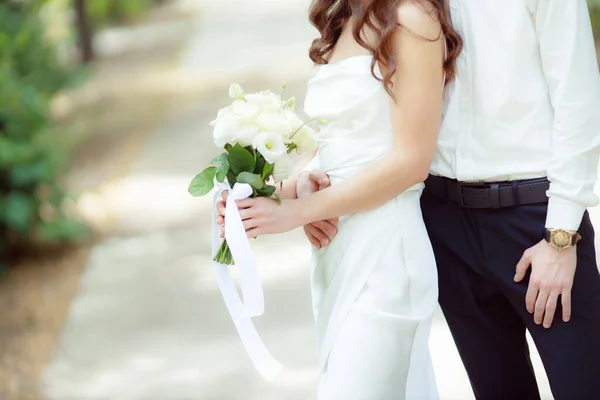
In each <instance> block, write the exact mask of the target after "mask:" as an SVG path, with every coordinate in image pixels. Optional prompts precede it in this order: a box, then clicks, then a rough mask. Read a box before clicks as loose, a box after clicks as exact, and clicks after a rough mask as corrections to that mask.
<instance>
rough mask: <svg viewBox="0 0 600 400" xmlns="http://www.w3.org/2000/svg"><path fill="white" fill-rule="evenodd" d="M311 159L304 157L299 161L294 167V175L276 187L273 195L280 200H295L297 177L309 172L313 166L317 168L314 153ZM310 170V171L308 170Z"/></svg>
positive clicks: (296, 196)
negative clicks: (275, 194)
mask: <svg viewBox="0 0 600 400" xmlns="http://www.w3.org/2000/svg"><path fill="white" fill-rule="evenodd" d="M312 156H313V157H312V158H308V157H304V158H303V159H301V160H300V161H299V162H298V163H297V164H296V165H294V173H293V174H292V175H291V176H290V177H289V178H287V179H286V180H284V181H283V183H282V184H281V185H279V184H278V185H277V190H276V191H275V193H277V195H278V196H279V197H280V198H282V199H287V200H292V199H297V198H298V193H297V190H296V188H297V186H298V177H299V176H300V174H302V173H303V172H306V171H310V169H312V167H313V166H317V165H318V163H316V151H315V153H313V155H312ZM308 168H310V169H308Z"/></svg>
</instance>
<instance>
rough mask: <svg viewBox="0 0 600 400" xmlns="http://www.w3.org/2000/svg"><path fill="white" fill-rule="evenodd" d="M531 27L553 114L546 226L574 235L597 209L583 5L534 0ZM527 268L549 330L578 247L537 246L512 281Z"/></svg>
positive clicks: (537, 310)
mask: <svg viewBox="0 0 600 400" xmlns="http://www.w3.org/2000/svg"><path fill="white" fill-rule="evenodd" d="M535 23H536V30H537V33H538V38H539V42H540V55H541V57H542V68H543V70H544V74H545V76H546V83H547V85H548V90H549V94H550V100H551V102H552V106H553V108H554V126H553V129H552V144H553V154H552V160H551V162H550V166H549V167H548V171H547V172H548V179H549V180H550V190H549V191H548V196H549V197H550V201H549V204H548V214H547V216H546V228H549V229H553V228H555V229H567V230H572V231H576V230H578V229H579V225H580V224H581V220H582V217H583V213H584V212H585V209H586V208H587V207H590V206H594V205H596V204H598V199H597V197H596V195H595V194H594V185H595V183H596V175H597V169H598V155H599V148H600V147H599V143H600V77H599V74H598V64H597V59H596V54H595V48H594V40H593V36H592V28H591V23H590V17H589V12H588V9H587V4H586V2H585V0H539V3H538V7H537V10H536V14H535ZM530 267H531V277H530V279H529V285H528V288H527V294H526V297H525V304H526V307H527V310H528V311H529V312H530V313H532V314H534V315H533V319H534V321H535V323H536V324H538V325H540V324H543V326H544V327H545V328H550V326H551V325H552V323H553V321H554V314H555V312H556V309H557V303H558V301H559V299H560V302H561V304H562V314H563V315H562V319H563V321H565V322H567V321H569V320H570V318H571V290H572V288H573V280H574V276H575V269H576V267H577V253H576V249H575V248H569V249H567V250H564V251H562V252H559V251H558V250H556V249H555V248H553V247H552V246H550V244H548V243H546V241H544V240H541V241H540V242H539V243H538V244H537V245H535V246H533V247H532V248H530V249H527V250H526V251H525V253H524V254H523V257H522V258H521V260H520V261H519V263H518V264H517V268H516V275H515V281H516V282H520V281H522V280H523V279H524V278H525V275H526V272H527V270H528V269H529V268H530Z"/></svg>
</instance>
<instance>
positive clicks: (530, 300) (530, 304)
mask: <svg viewBox="0 0 600 400" xmlns="http://www.w3.org/2000/svg"><path fill="white" fill-rule="evenodd" d="M539 290H540V287H539V285H538V284H537V283H536V282H535V281H530V282H529V287H528V288H527V294H526V295H525V306H526V307H527V311H528V312H529V313H530V314H533V312H534V311H535V301H536V300H537V297H538V292H539Z"/></svg>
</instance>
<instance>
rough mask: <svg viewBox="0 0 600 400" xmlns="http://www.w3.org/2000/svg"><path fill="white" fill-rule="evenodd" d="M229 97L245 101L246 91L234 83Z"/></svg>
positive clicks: (230, 88)
mask: <svg viewBox="0 0 600 400" xmlns="http://www.w3.org/2000/svg"><path fill="white" fill-rule="evenodd" d="M229 97H231V98H232V99H238V100H243V99H244V89H242V87H241V86H240V85H238V84H237V83H234V84H233V85H231V86H230V87H229Z"/></svg>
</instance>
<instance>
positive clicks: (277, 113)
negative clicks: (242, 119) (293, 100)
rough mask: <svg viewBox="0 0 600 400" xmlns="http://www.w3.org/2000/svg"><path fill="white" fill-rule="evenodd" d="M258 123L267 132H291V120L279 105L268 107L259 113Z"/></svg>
mask: <svg viewBox="0 0 600 400" xmlns="http://www.w3.org/2000/svg"><path fill="white" fill-rule="evenodd" d="M256 123H257V124H258V126H259V127H260V128H261V129H262V130H263V131H265V132H276V133H279V134H280V135H285V136H289V135H290V133H291V132H290V130H291V124H290V121H289V120H288V117H287V115H286V114H285V113H284V112H283V110H282V109H281V108H279V107H267V108H266V109H265V110H263V111H262V112H261V113H260V114H259V115H258V117H257V118H256Z"/></svg>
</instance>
